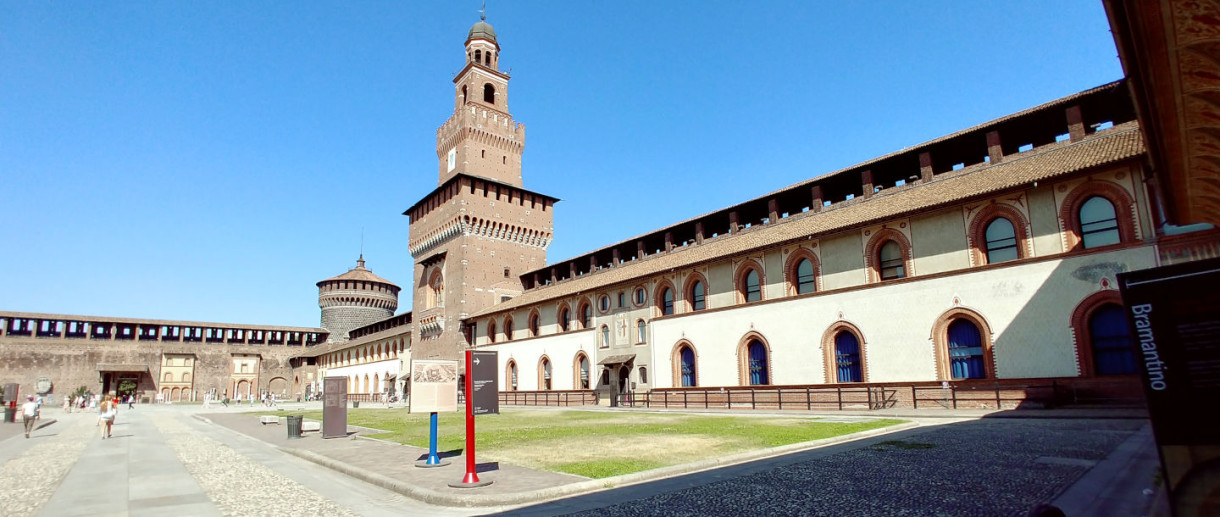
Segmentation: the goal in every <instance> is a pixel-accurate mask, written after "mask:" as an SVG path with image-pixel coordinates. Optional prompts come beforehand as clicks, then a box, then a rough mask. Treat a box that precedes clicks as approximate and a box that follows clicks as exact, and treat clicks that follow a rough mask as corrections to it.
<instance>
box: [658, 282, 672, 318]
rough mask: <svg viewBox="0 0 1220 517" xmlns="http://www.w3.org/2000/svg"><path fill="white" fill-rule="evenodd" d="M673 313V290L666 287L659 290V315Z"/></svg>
mask: <svg viewBox="0 0 1220 517" xmlns="http://www.w3.org/2000/svg"><path fill="white" fill-rule="evenodd" d="M673 313H674V290H673V289H670V288H668V287H666V288H665V290H663V291H661V315H662V316H669V315H671V314H673Z"/></svg>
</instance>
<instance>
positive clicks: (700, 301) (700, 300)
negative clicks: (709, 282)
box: [690, 280, 707, 311]
mask: <svg viewBox="0 0 1220 517" xmlns="http://www.w3.org/2000/svg"><path fill="white" fill-rule="evenodd" d="M706 298H707V293H706V292H705V290H704V287H703V282H701V281H699V280H695V282H694V283H693V284H691V287H690V310H692V311H701V310H703V309H706V308H707V299H706Z"/></svg>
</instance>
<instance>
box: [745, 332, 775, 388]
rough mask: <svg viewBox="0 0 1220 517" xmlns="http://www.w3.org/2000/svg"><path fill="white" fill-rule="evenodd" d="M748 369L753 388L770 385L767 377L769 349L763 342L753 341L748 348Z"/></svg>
mask: <svg viewBox="0 0 1220 517" xmlns="http://www.w3.org/2000/svg"><path fill="white" fill-rule="evenodd" d="M746 352H747V354H748V359H747V363H746V364H747V367H748V372H749V375H750V385H751V386H761V385H765V384H770V382H769V379H768V375H767V347H766V345H763V344H762V342H761V341H759V340H757V339H755V340H751V341H750V344H749V345H747V346H746Z"/></svg>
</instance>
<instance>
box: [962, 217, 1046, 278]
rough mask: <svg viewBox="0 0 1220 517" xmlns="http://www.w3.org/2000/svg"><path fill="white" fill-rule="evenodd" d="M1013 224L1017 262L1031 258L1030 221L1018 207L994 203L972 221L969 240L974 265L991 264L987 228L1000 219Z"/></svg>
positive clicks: (968, 233) (968, 234)
mask: <svg viewBox="0 0 1220 517" xmlns="http://www.w3.org/2000/svg"><path fill="white" fill-rule="evenodd" d="M1001 217H1002V218H1004V219H1007V220H1008V222H1009V223H1012V229H1013V232H1014V233H1015V234H1016V238H1017V260H1021V259H1024V258H1029V256H1030V255H1029V253H1030V249H1031V248H1032V246H1031V241H1030V240H1029V220H1028V219H1027V218H1026V217H1025V214H1023V213H1021V211H1020V210H1018V209H1017V208H1016V207H1014V206H1012V205H1007V204H1004V203H992V204H989V205H987V206H985V207H983V208H980V209H979V211H978V212H976V213H975V214H974V218H973V219H972V220H971V221H970V228H969V230H968V232H967V234H966V235H967V238H968V239H970V242H969V246H970V253H971V255H972V257H973V259H974V264H975V265H977V266H982V265H986V264H990V263H991V262H990V261H988V260H987V227H988V226H989V225H991V223H992V221H995V220H996V219H999V218H1001Z"/></svg>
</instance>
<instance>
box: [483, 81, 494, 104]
mask: <svg viewBox="0 0 1220 517" xmlns="http://www.w3.org/2000/svg"><path fill="white" fill-rule="evenodd" d="M483 102H486V103H488V104H495V103H496V87H495V86H492V85H491V83H487V84H484V85H483Z"/></svg>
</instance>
